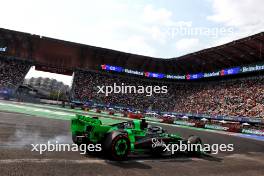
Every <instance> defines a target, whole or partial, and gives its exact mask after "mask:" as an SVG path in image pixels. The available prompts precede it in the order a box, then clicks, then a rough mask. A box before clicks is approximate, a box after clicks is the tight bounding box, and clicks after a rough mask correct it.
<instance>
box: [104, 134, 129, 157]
mask: <svg viewBox="0 0 264 176" xmlns="http://www.w3.org/2000/svg"><path fill="white" fill-rule="evenodd" d="M103 146H104V151H105V154H106V155H107V156H108V157H109V158H110V159H112V160H117V161H122V160H126V159H127V155H128V153H129V151H130V142H129V139H128V136H127V134H124V133H121V132H112V133H110V134H108V135H107V137H106V140H105V143H104V145H103Z"/></svg>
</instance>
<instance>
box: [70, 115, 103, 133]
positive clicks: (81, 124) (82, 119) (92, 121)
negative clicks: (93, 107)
mask: <svg viewBox="0 0 264 176" xmlns="http://www.w3.org/2000/svg"><path fill="white" fill-rule="evenodd" d="M101 125H102V122H101V120H99V119H98V118H96V117H89V116H84V115H80V114H76V117H75V118H72V120H71V131H72V133H73V134H76V133H78V132H84V131H86V127H87V126H101Z"/></svg>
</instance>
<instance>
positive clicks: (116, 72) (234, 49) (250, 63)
mask: <svg viewBox="0 0 264 176" xmlns="http://www.w3.org/2000/svg"><path fill="white" fill-rule="evenodd" d="M0 40H1V41H4V42H0V43H5V46H1V48H5V50H2V51H0V58H1V59H0V63H1V64H0V75H1V80H0V89H2V90H4V89H10V90H12V91H16V89H17V87H18V86H19V85H20V84H22V82H23V79H24V77H25V75H26V73H27V72H28V70H29V68H30V67H31V66H33V65H34V66H36V68H37V69H39V70H44V71H49V72H55V73H61V74H66V75H72V74H73V72H74V81H73V85H72V93H71V99H72V100H78V101H92V102H95V103H100V104H106V105H110V106H123V107H130V108H135V109H139V110H141V111H144V110H155V111H169V112H177V113H195V114H206V115H212V116H215V115H223V116H237V117H244V116H245V117H256V118H264V94H263V92H264V77H263V70H264V59H263V54H264V51H263V49H264V48H263V47H264V33H259V34H256V35H253V36H249V37H247V38H244V39H240V40H237V41H233V42H231V43H228V44H225V45H222V46H217V47H213V48H209V49H205V50H202V51H198V52H195V53H191V54H188V55H185V56H181V57H177V58H170V59H165V58H163V59H162V58H152V57H148V56H140V55H135V54H130V53H124V52H120V51H114V50H109V49H104V48H98V47H94V46H87V45H82V44H77V43H72V42H67V41H61V40H56V39H51V38H46V37H39V36H37V35H31V34H26V33H21V32H16V31H10V30H6V29H0ZM22 43H23V45H22ZM113 82H115V83H117V84H122V83H124V84H126V85H135V86H137V85H142V86H155V85H166V86H167V87H168V93H167V94H155V95H153V96H150V97H148V96H145V95H144V94H143V95H142V94H113V95H109V96H107V97H106V96H103V95H98V94H97V89H96V88H97V86H98V85H109V84H112V83H113Z"/></svg>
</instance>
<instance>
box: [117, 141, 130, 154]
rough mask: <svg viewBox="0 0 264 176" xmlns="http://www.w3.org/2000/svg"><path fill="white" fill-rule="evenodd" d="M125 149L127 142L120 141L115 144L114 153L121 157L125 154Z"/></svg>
mask: <svg viewBox="0 0 264 176" xmlns="http://www.w3.org/2000/svg"><path fill="white" fill-rule="evenodd" d="M127 148H128V146H127V141H126V140H125V139H120V140H118V141H117V142H116V145H115V152H116V154H117V155H118V156H122V155H124V154H125V153H126V151H127Z"/></svg>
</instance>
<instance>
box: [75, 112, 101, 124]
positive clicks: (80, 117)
mask: <svg viewBox="0 0 264 176" xmlns="http://www.w3.org/2000/svg"><path fill="white" fill-rule="evenodd" d="M76 119H77V120H79V121H81V122H84V123H89V124H90V125H102V121H101V120H99V119H98V117H90V116H84V115H80V114H76Z"/></svg>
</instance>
